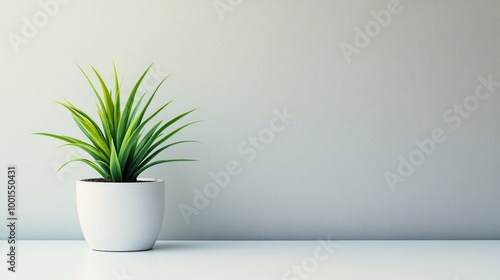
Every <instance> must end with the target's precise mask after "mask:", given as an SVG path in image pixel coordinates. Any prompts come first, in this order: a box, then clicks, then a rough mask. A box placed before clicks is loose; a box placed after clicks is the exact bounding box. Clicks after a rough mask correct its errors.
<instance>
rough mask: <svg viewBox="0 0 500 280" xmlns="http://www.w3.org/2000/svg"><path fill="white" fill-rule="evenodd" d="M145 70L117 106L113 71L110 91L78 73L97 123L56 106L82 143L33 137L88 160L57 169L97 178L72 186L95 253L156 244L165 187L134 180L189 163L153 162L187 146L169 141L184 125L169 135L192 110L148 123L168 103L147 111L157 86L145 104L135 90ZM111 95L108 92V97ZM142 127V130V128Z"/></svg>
mask: <svg viewBox="0 0 500 280" xmlns="http://www.w3.org/2000/svg"><path fill="white" fill-rule="evenodd" d="M151 66H152V65H150V66H149V67H148V68H147V69H146V70H145V71H144V73H143V74H142V76H141V77H140V78H139V80H138V81H137V82H136V84H135V86H134V87H133V89H132V90H131V92H130V95H129V96H128V98H127V99H126V103H125V104H124V106H122V103H121V85H120V82H119V80H118V75H117V71H116V67H115V66H114V65H113V74H114V81H113V82H114V84H113V88H114V90H112V89H111V88H109V87H108V86H107V85H106V84H105V82H104V81H103V79H102V77H101V75H100V74H99V73H98V72H97V70H95V69H94V68H93V67H92V70H93V72H94V74H95V76H96V78H97V80H98V83H99V86H100V88H101V90H100V92H99V91H98V90H97V89H96V86H95V85H94V83H93V82H92V81H91V80H90V78H89V76H88V75H87V74H86V73H85V72H84V71H83V70H82V69H81V68H80V70H81V71H82V73H83V75H84V76H85V78H86V79H87V81H88V82H89V84H90V86H91V88H92V91H93V92H94V94H95V97H96V99H97V101H96V103H97V115H98V121H99V123H100V124H98V121H95V120H94V119H93V118H92V117H91V116H90V115H89V114H87V113H85V112H84V111H82V110H81V109H79V108H78V107H76V106H75V105H73V104H72V103H70V102H69V101H67V100H65V101H64V102H59V101H56V103H58V104H59V105H61V106H63V107H64V108H66V109H67V110H68V111H69V112H70V113H71V115H72V117H73V119H74V121H75V123H76V125H77V126H78V127H79V128H80V130H81V131H82V132H83V134H84V135H85V138H86V139H84V140H81V139H78V138H76V137H71V136H65V135H58V134H53V133H44V132H42V133H36V134H38V135H43V136H48V137H52V138H55V139H58V140H61V141H63V142H64V144H63V146H65V145H69V146H74V147H76V148H79V149H81V150H83V151H85V152H86V153H87V154H88V155H89V156H90V158H91V159H87V158H81V157H74V158H73V159H72V160H70V161H68V162H66V163H65V164H63V165H62V166H61V167H60V168H59V170H60V169H61V168H64V166H66V165H67V164H69V163H71V162H74V161H78V162H83V163H85V164H86V165H88V166H90V167H91V168H92V169H94V170H95V171H96V172H97V173H99V175H100V177H98V178H91V179H83V180H79V181H77V182H76V200H77V210H78V218H79V221H80V226H81V228H82V232H83V235H84V237H85V240H86V241H87V244H88V245H89V247H90V248H91V249H93V250H99V251H141V250H149V249H151V248H152V247H153V245H154V244H155V242H156V240H157V239H158V236H159V233H160V230H161V226H162V223H163V214H164V208H165V183H164V181H163V180H161V179H149V178H140V177H139V175H140V174H141V173H142V172H143V171H144V170H146V169H148V168H150V167H152V166H155V165H158V164H163V163H168V162H178V161H192V160H191V159H183V158H180V159H179V158H176V159H159V160H156V158H157V156H159V155H160V153H161V152H163V151H165V150H167V149H168V148H170V147H172V146H175V145H178V144H182V143H187V142H195V141H191V140H184V141H176V142H171V141H170V140H171V138H172V137H173V136H174V135H176V134H177V133H178V132H179V131H181V130H182V129H184V128H185V127H187V126H189V125H191V124H193V123H195V122H189V123H187V124H184V125H181V126H180V127H177V128H175V129H173V128H172V126H173V125H174V124H177V122H178V121H179V120H181V119H182V118H184V117H185V116H186V115H188V114H190V113H191V112H193V111H194V109H193V110H189V111H187V112H184V113H181V114H179V115H177V116H175V117H174V118H172V119H170V120H168V121H158V122H156V123H155V124H154V125H153V124H152V120H153V119H154V118H155V117H158V114H159V113H160V112H162V111H163V110H164V109H165V108H166V107H167V106H168V105H169V104H170V103H171V102H172V101H169V102H167V103H165V104H163V105H162V106H160V107H159V108H156V109H155V110H154V111H152V113H149V114H148V112H147V111H148V108H150V107H151V105H153V104H152V101H153V99H154V97H155V95H156V93H157V91H158V89H159V88H160V86H161V85H162V84H163V82H164V81H165V80H166V79H167V78H168V77H166V78H165V79H163V80H162V81H161V82H160V83H159V85H158V86H157V87H156V89H155V90H154V91H153V92H152V93H151V94H150V96H149V97H147V98H146V95H147V93H144V94H140V93H139V92H138V89H139V87H140V85H141V82H142V81H143V79H144V77H145V76H146V74H147V73H148V71H149V69H150V68H151ZM113 91H114V92H113ZM146 125H148V127H146Z"/></svg>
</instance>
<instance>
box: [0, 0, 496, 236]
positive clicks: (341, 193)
mask: <svg viewBox="0 0 500 280" xmlns="http://www.w3.org/2000/svg"><path fill="white" fill-rule="evenodd" d="M49 2H50V1H49V0H40V1H31V0H30V1H14V0H0V77H1V78H0V100H1V103H0V106H1V110H0V121H1V126H0V139H1V145H0V166H3V167H2V168H6V166H7V165H8V164H16V165H17V166H18V168H19V188H20V190H19V206H18V215H19V219H20V220H19V229H18V231H19V238H21V239H81V238H82V237H83V236H82V234H81V231H80V227H79V225H78V219H77V214H76V205H75V197H74V196H75V187H74V184H75V183H74V181H75V180H76V179H80V178H87V177H92V176H96V175H95V174H94V173H93V172H92V170H90V168H88V167H86V166H83V165H73V166H70V168H68V169H65V170H63V171H62V172H61V173H59V174H58V175H55V174H54V171H55V166H57V165H59V164H61V163H63V162H65V161H66V160H67V158H68V155H69V154H72V153H75V152H74V151H68V150H66V149H64V148H62V149H58V150H54V148H55V147H57V146H58V145H59V144H60V143H59V142H57V141H55V140H52V139H48V138H42V137H39V136H33V135H31V133H33V132H38V131H48V132H56V133H61V134H70V135H79V134H78V130H77V128H76V126H75V125H74V124H73V122H72V120H71V117H70V116H69V115H68V113H67V112H66V111H64V109H62V108H60V107H58V106H57V105H56V104H54V103H53V102H51V100H61V99H62V98H66V99H68V100H70V101H72V102H73V103H74V104H76V105H78V106H81V107H82V108H85V109H86V110H90V111H92V110H93V109H94V99H93V94H92V92H91V91H90V88H89V87H88V85H87V83H86V81H85V79H84V78H83V76H82V75H81V73H80V72H79V70H78V68H77V66H76V65H77V64H78V65H81V66H82V67H83V68H84V69H85V70H87V71H89V70H90V65H92V66H95V67H96V68H97V69H98V70H99V71H101V72H102V73H104V74H105V75H104V76H105V78H106V79H107V80H110V78H111V77H112V76H111V73H112V72H111V70H112V63H113V61H114V62H116V64H117V67H118V71H119V72H120V75H121V77H123V79H124V83H123V86H124V89H130V88H131V85H132V83H133V82H134V81H135V80H136V79H137V78H138V77H139V75H140V74H141V72H142V71H143V70H144V69H145V68H146V67H147V66H148V65H149V64H150V63H153V62H154V63H155V66H154V70H155V72H156V76H154V75H153V76H150V77H149V78H148V83H150V84H154V83H155V81H156V79H157V78H158V76H165V75H166V74H168V73H172V75H171V77H170V78H169V80H168V82H167V83H166V85H165V87H163V89H162V91H161V94H160V95H159V97H158V99H157V100H158V103H157V105H159V104H160V103H161V102H165V101H167V100H169V99H171V98H174V97H176V100H175V101H174V103H173V104H172V105H173V106H172V107H171V108H170V110H169V111H167V112H165V114H163V115H162V117H164V118H168V117H171V116H174V115H175V114H176V113H179V112H182V111H184V110H187V109H190V108H193V107H198V108H199V109H198V110H197V111H196V112H195V113H194V114H193V115H192V116H191V117H190V120H198V119H201V120H204V122H202V123H200V124H197V125H195V126H192V127H190V128H189V129H186V130H185V131H184V133H183V134H182V135H179V139H196V140H200V141H202V142H203V144H189V145H185V146H184V147H180V146H178V147H177V148H175V149H172V151H170V152H167V153H166V154H165V157H175V156H182V157H192V158H196V159H198V162H196V163H179V164H172V165H163V166H160V167H157V168H153V169H151V170H148V171H147V172H145V174H143V175H144V176H145V177H156V178H163V179H165V180H166V182H167V207H166V210H165V215H166V216H165V221H164V226H163V230H162V233H161V236H160V238H161V239H316V238H327V237H328V238H330V239H469V238H471V239H476V238H478V239H497V238H499V237H500V219H498V213H500V204H499V203H498V201H499V198H500V189H499V182H500V172H499V168H500V148H499V146H498V143H499V141H500V126H499V120H500V110H499V108H500V107H499V106H500V96H499V95H500V87H496V88H495V91H494V92H493V93H492V94H491V96H490V97H489V98H486V99H485V100H481V101H480V102H479V104H478V106H476V108H475V109H474V111H473V112H470V115H467V118H466V119H463V122H462V123H461V125H460V126H459V127H457V128H456V129H453V128H452V126H453V124H455V122H447V121H446V120H445V119H444V118H443V114H445V113H446V112H447V110H449V109H453V106H454V104H461V103H462V102H463V101H464V99H466V98H469V99H466V100H472V99H471V97H470V96H472V95H473V94H474V91H475V89H476V87H477V86H478V85H479V84H480V82H479V80H478V77H480V76H482V77H485V78H487V77H488V76H489V75H491V78H492V79H493V80H494V81H500V53H499V50H500V36H499V34H500V3H499V2H497V1H479V2H472V1H409V0H401V2H400V4H399V9H400V12H399V13H396V14H392V16H391V19H390V22H389V23H388V24H386V25H387V26H385V27H382V28H381V30H380V31H379V32H376V34H374V36H373V37H371V38H370V42H369V44H367V46H365V47H363V48H359V53H354V54H352V55H351V56H349V57H346V55H345V54H344V53H343V51H342V49H341V47H340V46H341V44H342V43H346V44H350V45H352V46H355V36H356V31H355V29H356V28H357V27H359V28H361V29H365V27H366V26H367V25H370V24H371V23H374V22H375V20H374V17H373V15H372V14H371V11H375V12H378V11H380V10H387V9H388V8H387V6H388V3H390V1H386V0H380V1H327V0H318V1H298V0H294V1H284V0H281V1H263V0H253V1H246V0H242V1H236V0H233V1H227V0H220V1H218V2H213V1H212V0H208V1H206V0H202V1H180V0H178V1H153V0H146V1H96V0H91V1H81V0H71V1H62V0H61V2H58V4H57V9H56V8H55V6H54V5H53V6H51V7H50V8H51V9H52V10H51V13H52V15H47V13H48V12H46V11H45V10H44V9H43V8H42V6H43V5H40V3H49ZM52 3H54V2H52ZM214 3H216V4H218V6H217V7H219V9H223V5H226V6H225V7H226V8H227V7H230V8H229V9H227V10H224V11H221V10H217V8H216V7H215V6H214ZM221 3H222V4H221ZM228 5H229V6H228ZM44 14H45V16H44ZM27 22H30V24H34V23H37V24H38V25H39V26H38V27H37V26H35V29H36V30H35V31H34V30H33V29H31V30H30V31H31V33H27V34H28V35H29V37H30V38H27V37H26V36H25V35H23V28H24V29H26V27H25V26H26V25H27ZM378 26H380V25H378ZM25 31H26V30H25ZM13 34H15V35H17V36H20V37H23V38H24V40H25V41H23V43H18V44H16V43H15V42H14V43H13V40H12V38H13V37H12V36H14V35H13ZM348 58H349V59H350V60H351V61H350V63H349V62H348V60H349V59H348ZM483 90H484V88H483ZM285 107H286V110H287V111H288V112H289V113H290V114H293V115H294V116H295V118H294V119H292V120H290V122H289V123H288V124H287V125H285V126H284V128H283V130H281V131H280V132H277V133H275V134H273V137H272V140H270V139H267V140H269V141H268V143H266V144H265V148H263V149H262V150H261V151H258V152H257V154H256V157H255V158H251V159H250V158H249V155H248V154H244V153H242V152H241V151H239V150H238V147H240V145H243V146H244V147H246V148H249V147H251V146H250V144H249V143H248V141H249V140H248V137H249V136H258V135H259V133H261V135H263V134H262V133H265V132H262V131H268V130H266V129H267V128H269V125H270V121H272V120H273V118H275V114H274V113H273V110H274V109H277V110H279V111H282V110H283V108H285ZM452 115H453V116H457V114H455V113H453V114H452ZM436 128H440V129H442V130H443V131H444V134H445V135H446V140H445V141H444V142H443V143H438V144H436V147H435V151H434V152H433V153H432V154H431V155H429V156H426V157H425V158H424V160H423V163H422V164H420V166H417V167H416V168H415V170H414V172H413V173H412V174H411V175H410V176H409V177H407V178H406V179H405V181H404V182H399V183H397V184H396V185H395V186H394V189H391V188H390V186H389V184H388V182H387V181H386V178H385V177H384V173H386V172H392V173H394V174H397V173H398V165H399V164H400V159H399V156H400V155H401V156H403V157H404V158H408V156H409V155H410V154H411V153H412V152H413V151H415V150H417V149H418V147H417V146H416V144H415V143H414V141H415V140H417V139H418V140H423V139H425V138H429V137H431V134H432V131H433V130H434V129H436ZM231 161H236V162H237V163H238V164H239V166H240V168H241V172H240V173H239V174H238V175H236V176H232V177H231V181H230V183H229V185H228V186H227V187H225V188H224V189H222V190H220V192H219V194H218V195H217V196H216V197H214V198H212V199H210V200H209V205H208V206H207V207H206V208H204V209H201V210H199V213H198V214H196V215H192V216H190V217H189V221H190V223H189V224H187V223H186V222H185V220H184V219H183V216H182V215H181V213H180V211H179V205H181V204H185V205H188V206H191V207H194V205H193V197H195V191H196V190H200V191H203V189H204V186H205V185H206V184H208V183H210V182H212V181H213V179H212V178H211V176H210V175H209V174H210V173H211V172H219V171H221V170H224V169H225V168H226V165H227V164H228V163H229V162H231ZM0 185H4V184H0ZM5 193H6V191H0V208H1V209H6V203H5V202H6V194H5ZM1 220H4V221H5V211H3V210H2V211H0V221H1ZM0 234H1V235H0V236H1V238H5V236H6V228H5V227H0Z"/></svg>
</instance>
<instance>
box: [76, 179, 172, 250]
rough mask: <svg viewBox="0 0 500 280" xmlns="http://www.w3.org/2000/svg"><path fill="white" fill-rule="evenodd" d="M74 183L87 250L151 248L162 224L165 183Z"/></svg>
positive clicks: (142, 180)
mask: <svg viewBox="0 0 500 280" xmlns="http://www.w3.org/2000/svg"><path fill="white" fill-rule="evenodd" d="M138 180H139V181H141V182H134V183H104V182H89V181H85V180H80V181H77V182H76V202H77V209H78V218H79V220H80V226H81V228H82V232H83V235H84V237H85V240H86V241H87V244H88V245H89V247H90V248H91V249H93V250H98V251H143V250H149V249H152V248H153V245H154V244H155V242H156V240H157V239H158V235H159V234H160V230H161V226H162V224H163V213H164V210H165V182H164V181H163V180H154V179H145V178H142V179H138Z"/></svg>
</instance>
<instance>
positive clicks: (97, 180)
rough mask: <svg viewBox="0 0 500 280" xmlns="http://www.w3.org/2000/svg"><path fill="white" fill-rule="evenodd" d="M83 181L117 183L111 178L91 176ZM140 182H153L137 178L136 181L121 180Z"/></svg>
mask: <svg viewBox="0 0 500 280" xmlns="http://www.w3.org/2000/svg"><path fill="white" fill-rule="evenodd" d="M82 181H84V182H94V183H115V182H113V181H111V179H107V180H106V179H104V178H91V179H83V180H82ZM138 182H153V181H151V180H135V181H129V182H119V183H138Z"/></svg>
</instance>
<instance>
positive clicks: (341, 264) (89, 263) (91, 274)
mask: <svg viewBox="0 0 500 280" xmlns="http://www.w3.org/2000/svg"><path fill="white" fill-rule="evenodd" d="M0 244H1V245H0V249H1V250H0V253H1V254H2V255H3V256H6V248H7V242H5V241H2V242H0ZM18 247H19V249H18V252H17V272H16V273H12V272H9V271H7V264H6V262H2V263H3V264H2V265H1V270H0V279H2V280H3V279H30V280H40V279H54V280H57V279H64V280H72V279H89V280H100V279H103V280H143V279H144V280H149V279H217V280H224V279H234V280H236V279H237V280H240V279H252V280H257V279H273V280H281V279H289V280H302V279H310V280H315V279H329V280H334V279H335V280H340V279H345V280H347V279H349V280H358V279H359V280H371V279H380V280H390V279H398V280H403V279H404V280H410V279H415V280H417V279H418V280H424V279H429V280H476V279H477V280H488V279H492V280H493V279H495V280H498V279H500V241H158V242H157V243H156V245H155V247H154V249H153V250H150V251H144V252H133V253H110V252H96V251H92V250H90V249H89V248H88V247H87V245H86V243H85V242H84V241H23V240H20V241H18ZM3 259H5V257H4V258H3Z"/></svg>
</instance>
